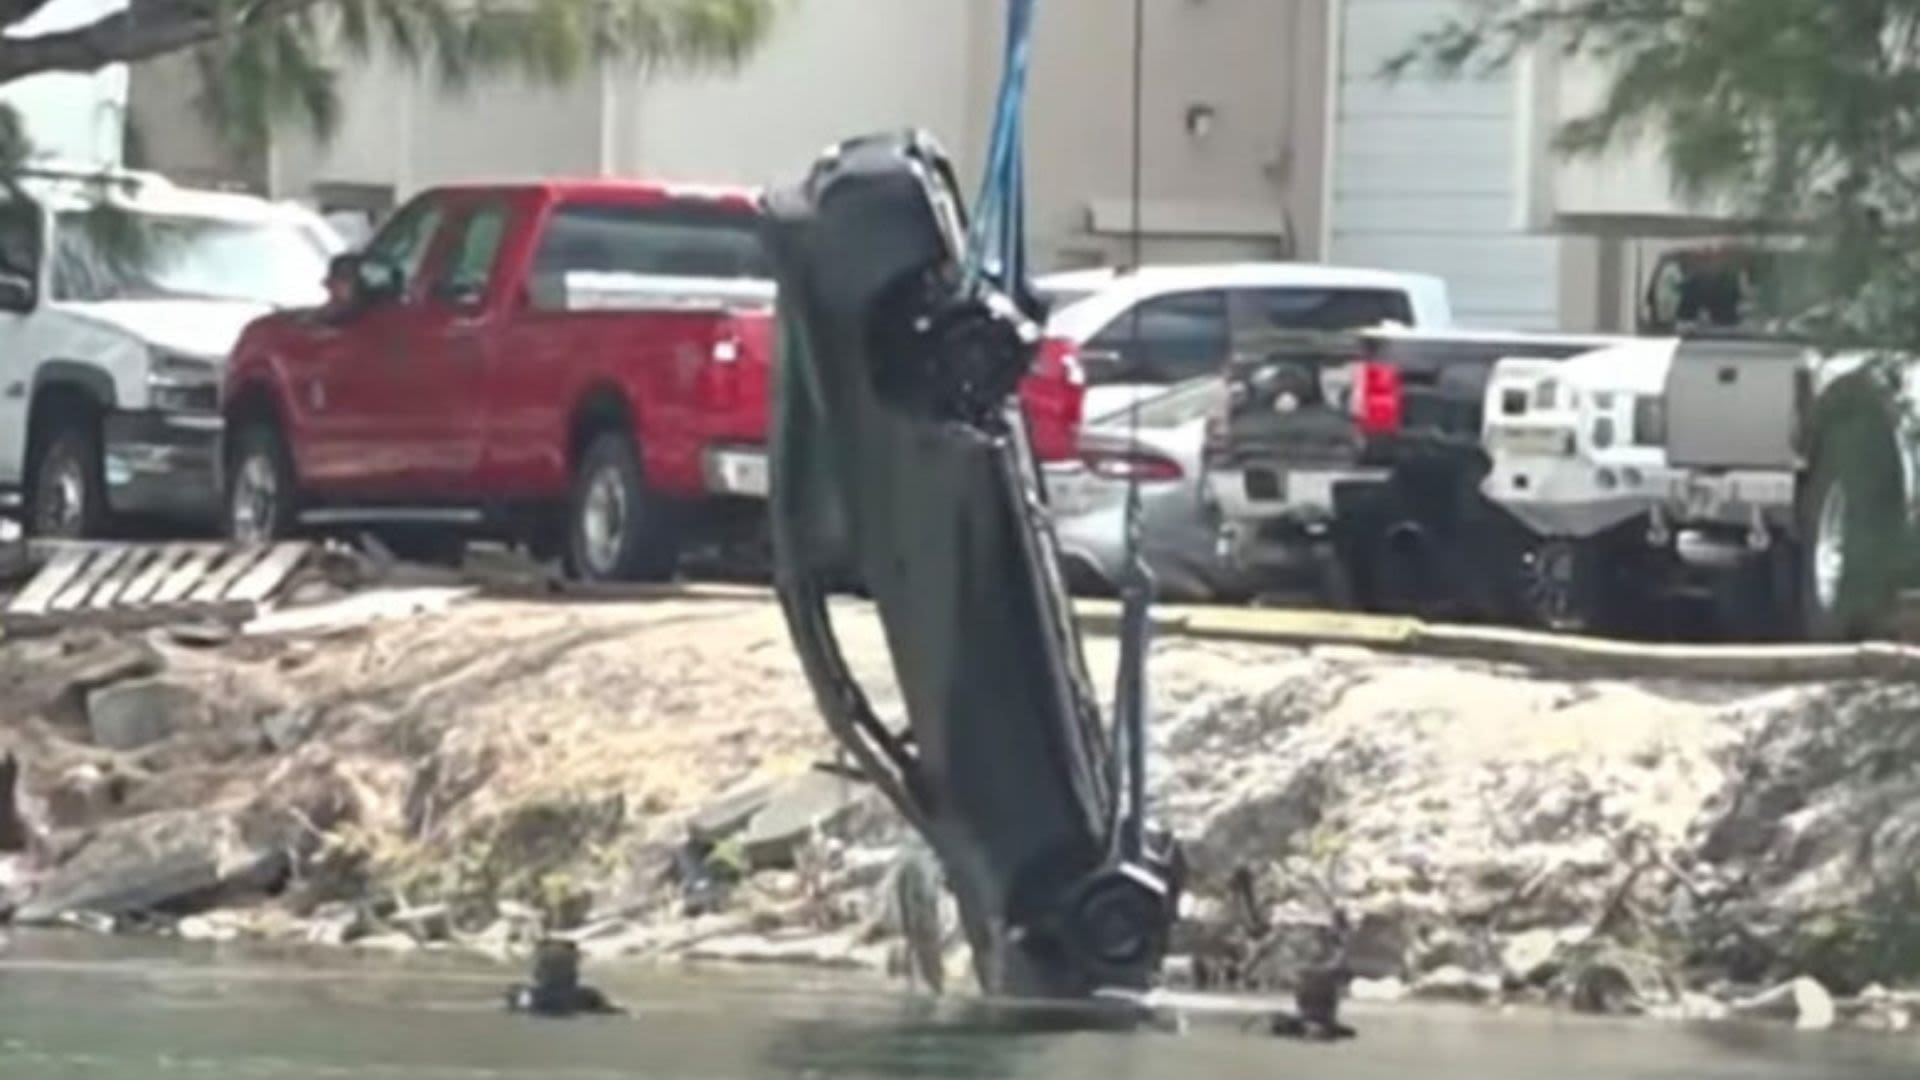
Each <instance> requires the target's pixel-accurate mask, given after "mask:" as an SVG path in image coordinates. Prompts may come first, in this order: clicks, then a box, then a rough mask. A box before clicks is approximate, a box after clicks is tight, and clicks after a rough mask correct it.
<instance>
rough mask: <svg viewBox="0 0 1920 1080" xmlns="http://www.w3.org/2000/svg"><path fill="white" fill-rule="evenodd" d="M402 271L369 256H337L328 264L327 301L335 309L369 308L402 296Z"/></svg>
mask: <svg viewBox="0 0 1920 1080" xmlns="http://www.w3.org/2000/svg"><path fill="white" fill-rule="evenodd" d="M400 286H401V282H400V270H399V268H398V267H396V266H394V265H393V264H392V263H388V262H382V261H381V260H379V259H375V258H371V257H369V256H367V255H361V254H348V255H336V256H334V257H333V259H332V261H330V262H329V263H327V297H328V302H329V304H330V306H332V307H335V308H343V309H350V308H359V307H369V306H372V305H374V304H379V303H385V302H386V301H389V300H394V299H397V298H398V297H399V296H400Z"/></svg>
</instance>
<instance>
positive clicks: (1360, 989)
mask: <svg viewBox="0 0 1920 1080" xmlns="http://www.w3.org/2000/svg"><path fill="white" fill-rule="evenodd" d="M1406 996H1407V984H1406V983H1404V982H1402V981H1401V980H1400V978H1399V976H1396V975H1389V976H1387V977H1386V978H1384V979H1355V980H1353V982H1352V983H1351V984H1349V985H1348V987H1347V997H1348V998H1350V999H1351V1000H1354V1001H1367V1002H1376V1003H1378V1002H1392V1001H1400V1000H1403V999H1405V998H1406Z"/></svg>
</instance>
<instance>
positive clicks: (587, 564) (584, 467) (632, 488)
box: [567, 431, 680, 581]
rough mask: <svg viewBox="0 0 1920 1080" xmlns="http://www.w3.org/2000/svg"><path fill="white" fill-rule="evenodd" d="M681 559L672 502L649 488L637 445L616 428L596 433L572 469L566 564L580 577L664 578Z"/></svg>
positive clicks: (656, 579)
mask: <svg viewBox="0 0 1920 1080" xmlns="http://www.w3.org/2000/svg"><path fill="white" fill-rule="evenodd" d="M679 562H680V544H679V537H678V529H677V526H676V522H675V521H674V514H673V507H672V505H671V504H670V503H669V502H668V501H667V500H665V499H663V498H661V497H659V496H658V495H655V494H654V493H653V492H651V491H649V490H648V489H647V485H646V478H645V475H644V473H643V472H642V469H641V465H640V452H639V448H638V447H636V446H635V445H634V442H633V440H632V439H631V438H629V437H628V436H627V435H626V434H624V433H622V432H617V431H609V432H605V433H603V434H601V435H598V436H596V437H595V438H594V439H593V441H592V442H590V443H589V444H588V445H587V450H586V453H584V454H582V455H581V457H580V464H579V467H578V468H577V469H576V470H575V472H574V481H573V494H572V498H571V499H570V500H569V501H568V506H567V569H568V571H569V573H571V574H572V576H573V577H575V578H577V579H579V580H581V581H665V580H667V579H669V578H671V577H673V574H674V571H675V570H676V569H678V567H679Z"/></svg>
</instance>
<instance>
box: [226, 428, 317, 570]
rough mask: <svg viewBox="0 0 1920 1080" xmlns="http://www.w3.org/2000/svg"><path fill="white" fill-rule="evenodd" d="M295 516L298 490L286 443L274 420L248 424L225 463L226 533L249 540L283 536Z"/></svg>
mask: <svg viewBox="0 0 1920 1080" xmlns="http://www.w3.org/2000/svg"><path fill="white" fill-rule="evenodd" d="M298 521H299V490H298V488H297V486H296V484H295V481H294V476H293V464H292V459H291V458H289V457H288V456H287V448H286V443H285V442H284V441H283V440H282V439H281V438H280V432H279V431H278V430H277V429H276V428H275V427H274V426H273V425H272V424H270V423H265V422H260V421H256V422H253V423H250V424H248V425H247V426H246V427H244V428H242V429H241V432H240V435H239V438H238V439H236V440H235V442H234V449H233V456H232V458H231V459H229V461H228V462H227V491H226V533H227V536H228V538H230V539H233V540H237V541H240V542H242V543H248V544H259V543H266V542H269V541H273V540H281V539H285V538H286V537H288V536H291V535H292V534H293V532H294V529H295V527H296V525H297V523H298Z"/></svg>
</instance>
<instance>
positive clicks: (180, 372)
mask: <svg viewBox="0 0 1920 1080" xmlns="http://www.w3.org/2000/svg"><path fill="white" fill-rule="evenodd" d="M147 400H148V401H149V402H151V403H152V405H153V407H154V408H155V409H157V410H159V411H161V412H178V413H215V412H219V411H220V363H219V361H217V360H210V359H208V358H206V357H202V356H189V355H187V354H186V353H178V352H173V351H171V350H168V349H154V350H153V351H152V353H151V355H150V356H149V357H148V360H147Z"/></svg>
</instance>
